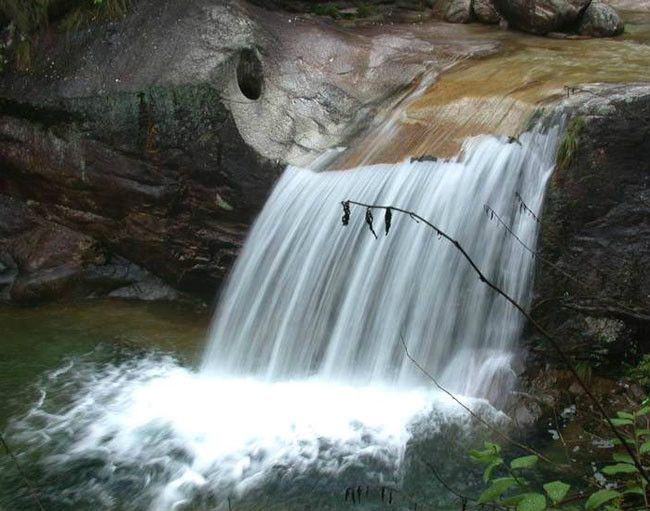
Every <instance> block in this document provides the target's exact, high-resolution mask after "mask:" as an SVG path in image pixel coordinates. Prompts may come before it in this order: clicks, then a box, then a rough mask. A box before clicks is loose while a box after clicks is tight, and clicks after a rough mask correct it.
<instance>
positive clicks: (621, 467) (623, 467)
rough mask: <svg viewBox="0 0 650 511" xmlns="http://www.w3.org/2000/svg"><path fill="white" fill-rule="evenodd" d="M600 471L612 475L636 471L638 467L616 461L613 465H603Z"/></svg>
mask: <svg viewBox="0 0 650 511" xmlns="http://www.w3.org/2000/svg"><path fill="white" fill-rule="evenodd" d="M601 472H602V473H603V474H607V475H608V476H612V475H615V474H633V473H635V472H638V469H637V468H636V467H635V466H634V465H630V464H629V463H616V464H615V465H607V466H606V467H603V468H602V469H601Z"/></svg>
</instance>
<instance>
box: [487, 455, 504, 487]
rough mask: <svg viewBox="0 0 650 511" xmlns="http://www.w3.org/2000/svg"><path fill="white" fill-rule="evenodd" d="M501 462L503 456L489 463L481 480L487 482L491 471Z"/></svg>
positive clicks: (490, 476)
mask: <svg viewBox="0 0 650 511" xmlns="http://www.w3.org/2000/svg"><path fill="white" fill-rule="evenodd" d="M502 464H503V458H497V459H495V460H494V461H493V462H492V463H490V464H489V465H488V466H487V467H486V468H485V471H484V472H483V482H485V483H487V482H488V481H489V480H490V479H491V478H492V472H493V471H494V469H495V468H497V467H498V466H499V465H502Z"/></svg>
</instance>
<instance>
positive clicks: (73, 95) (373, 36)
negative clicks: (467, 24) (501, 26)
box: [0, 0, 497, 301]
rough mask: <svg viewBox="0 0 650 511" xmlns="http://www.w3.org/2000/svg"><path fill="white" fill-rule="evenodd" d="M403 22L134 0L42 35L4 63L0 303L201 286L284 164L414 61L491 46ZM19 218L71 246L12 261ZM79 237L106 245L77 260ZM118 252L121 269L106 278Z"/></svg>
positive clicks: (0, 81)
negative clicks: (4, 219) (24, 54)
mask: <svg viewBox="0 0 650 511" xmlns="http://www.w3.org/2000/svg"><path fill="white" fill-rule="evenodd" d="M152 11H155V12H157V13H158V15H157V16H156V17H151V16H150V15H149V13H150V12H152ZM440 25H444V24H442V23H441V24H440ZM413 27H414V26H413V25H408V26H399V25H391V26H385V27H382V28H381V29H378V28H374V27H366V28H363V27H362V28H352V29H346V28H343V27H340V26H333V25H329V24H327V23H323V22H322V20H314V19H312V18H310V17H299V16H291V15H287V14H286V13H283V12H273V11H265V10H261V9H259V8H258V7H256V6H253V5H250V4H246V3H244V2H239V1H237V2H224V1H220V0H192V1H190V2H177V1H174V0H163V1H153V0H142V1H140V2H137V3H136V4H135V5H134V11H133V12H132V13H131V14H130V15H129V16H128V17H127V18H126V19H124V20H123V21H120V22H111V23H104V24H99V25H93V26H91V27H88V28H85V29H84V30H82V31H80V32H76V33H68V34H56V33H48V34H45V35H44V36H43V37H42V39H41V40H40V41H39V47H38V52H36V53H35V61H34V64H33V67H32V69H31V70H30V72H29V73H26V74H19V73H13V72H5V73H4V74H3V75H2V77H0V167H1V168H2V172H1V173H0V193H1V194H3V195H5V196H7V197H10V198H11V200H12V201H15V202H16V205H15V208H18V209H15V208H14V209H15V211H14V213H12V215H11V217H10V218H11V220H10V221H8V224H7V226H6V229H8V230H11V235H9V234H6V235H3V239H2V241H1V242H0V252H1V253H2V268H0V270H1V274H2V277H1V280H2V282H3V284H2V286H3V291H2V297H3V299H5V300H12V301H39V300H48V299H52V298H54V296H55V295H57V293H60V296H61V297H66V296H70V297H83V296H92V295H94V294H107V293H121V294H122V295H124V294H125V293H126V294H128V295H129V296H135V295H138V296H139V297H147V296H149V297H153V296H156V297H160V296H171V294H170V293H169V292H168V290H162V291H161V290H160V289H158V287H159V286H158V284H160V282H157V281H156V282H157V284H156V286H153V287H152V285H149V284H151V282H153V281H152V280H151V279H152V278H153V277H155V278H157V279H161V282H164V283H166V284H168V285H170V286H172V287H173V288H174V289H178V290H180V291H183V292H189V293H192V294H195V295H198V296H201V297H203V298H205V299H210V298H211V297H213V296H214V293H215V290H217V289H218V287H219V284H220V283H221V282H222V281H223V279H224V278H225V275H226V274H227V272H228V271H229V269H230V267H231V265H232V263H233V261H234V259H235V257H236V255H237V253H238V251H239V249H240V247H241V245H242V243H243V240H244V237H245V235H246V232H247V229H248V226H249V225H250V223H251V221H252V220H253V218H254V217H255V215H256V214H257V212H258V211H259V210H260V208H261V207H262V205H263V203H264V201H265V199H266V197H267V195H268V193H269V191H270V189H271V187H272V186H273V183H274V182H275V180H276V178H277V177H278V175H279V174H280V173H281V171H282V170H283V168H284V166H285V165H286V164H287V163H291V164H298V165H301V164H307V163H309V162H310V161H311V160H312V159H313V158H314V157H316V156H318V155H320V154H321V153H322V151H323V150H325V149H326V148H328V147H332V146H337V145H340V144H342V143H344V142H345V141H346V140H348V139H350V138H352V137H354V136H355V135H356V133H358V132H359V130H361V129H363V127H364V125H365V124H367V123H368V122H369V121H370V120H371V119H372V118H373V117H374V116H375V115H376V114H377V111H378V109H380V108H381V107H382V106H383V105H384V104H385V103H387V102H390V101H391V100H392V99H391V98H393V97H394V96H395V95H396V94H398V93H400V92H403V91H404V90H406V89H407V88H408V87H409V86H410V85H411V83H412V82H413V80H414V79H415V78H416V77H417V76H419V75H420V74H422V73H423V72H424V71H425V69H429V71H430V72H431V73H433V74H435V72H436V71H435V70H436V69H437V68H440V69H441V68H443V67H444V66H446V65H449V63H450V62H451V61H453V60H454V59H456V58H458V56H459V55H463V56H466V55H467V54H468V53H469V54H472V53H473V52H474V51H481V52H486V51H490V50H492V51H493V50H494V48H496V46H497V45H496V44H494V43H487V44H486V43H485V42H476V43H472V42H470V43H467V42H466V41H464V40H463V39H462V37H461V38H460V39H458V38H457V39H455V40H450V41H445V43H444V44H441V43H440V40H439V39H438V40H437V39H436V37H438V34H439V31H440V30H439V27H438V26H436V25H433V26H417V27H415V28H413ZM28 205H29V206H28ZM12 207H14V206H12ZM21 208H22V209H21ZM21 211H22V212H23V213H21ZM26 212H29V215H27V213H26ZM28 219H31V220H28ZM11 222H13V223H11ZM30 222H32V223H34V225H38V226H40V227H39V228H42V229H44V228H47V229H49V230H51V231H52V234H51V236H50V238H51V239H52V240H54V241H52V243H54V242H55V241H56V243H59V242H60V243H61V247H63V246H65V247H70V248H66V249H65V250H64V249H63V248H61V247H59V246H58V245H57V250H61V251H62V253H63V254H65V257H63V258H62V259H61V260H57V261H56V262H55V261H52V262H50V263H49V266H47V267H43V268H40V267H39V268H36V267H32V266H33V265H29V264H28V265H22V266H21V265H18V264H16V262H15V260H14V255H13V254H14V252H15V250H16V246H15V244H16V243H17V242H16V238H17V237H20V236H22V235H28V234H29V235H33V233H32V227H31V223H30ZM9 223H11V225H9ZM43 226H45V227H43ZM52 226H57V227H56V229H55V228H54V227H52ZM50 228H51V229H50ZM62 229H64V230H63V231H62ZM65 229H67V230H65ZM71 233H73V234H71ZM75 236H76V237H78V240H77V241H74V242H73V238H75ZM39 240H40V238H39ZM39 240H36V239H35V240H34V241H33V243H35V244H36V245H35V246H39V245H38V244H41V245H40V246H41V247H42V248H44V247H45V245H44V244H42V243H41V241H39ZM57 240H58V241H57ZM81 240H83V243H87V244H89V245H92V246H96V247H98V248H97V250H98V251H99V252H101V254H103V259H102V258H101V257H100V258H99V259H98V260H97V261H94V262H87V261H86V260H85V259H84V262H83V263H81V262H79V263H77V262H75V263H74V264H73V265H72V267H71V265H70V264H71V263H70V262H69V258H70V257H76V255H75V254H77V251H76V249H74V250H73V249H72V248H71V247H72V246H73V245H74V246H77V245H78V244H79V243H81ZM43 243H44V242H43ZM84 253H85V252H84ZM114 261H120V262H119V264H118V266H119V268H118V269H117V270H115V272H116V274H120V275H123V276H122V277H120V278H119V279H117V280H116V281H115V282H112V283H110V284H107V283H106V277H105V276H104V273H110V274H112V272H113V270H114V268H113V266H112V265H114V264H116V263H114ZM129 264H130V265H132V266H133V267H137V268H139V271H140V273H138V274H137V275H134V274H133V272H132V271H131V270H126V269H124V268H125V266H124V265H127V266H128V265H129ZM91 267H92V269H93V270H92V272H91V273H88V272H89V271H90V270H88V271H86V270H87V269H88V268H91ZM82 270H83V271H82ZM97 272H99V273H100V275H97ZM102 272H103V273H102ZM136 273H137V272H136ZM79 282H84V283H85V284H83V285H81V284H79ZM73 283H74V284H73ZM137 283H140V285H139V286H140V287H139V288H138V289H135V288H129V289H130V291H126V290H124V289H123V288H127V287H128V286H132V285H135V284H137ZM144 283H148V284H147V285H144ZM153 288H156V289H153ZM116 289H123V290H122V291H116ZM147 289H149V290H150V292H147V291H146V290H147ZM64 290H65V292H64Z"/></svg>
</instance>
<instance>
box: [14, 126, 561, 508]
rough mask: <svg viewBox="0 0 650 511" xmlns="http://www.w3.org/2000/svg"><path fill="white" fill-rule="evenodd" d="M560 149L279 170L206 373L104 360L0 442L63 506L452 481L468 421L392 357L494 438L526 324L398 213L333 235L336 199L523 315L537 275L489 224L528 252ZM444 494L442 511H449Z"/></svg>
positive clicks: (440, 255) (75, 372) (551, 138)
mask: <svg viewBox="0 0 650 511" xmlns="http://www.w3.org/2000/svg"><path fill="white" fill-rule="evenodd" d="M558 133H559V128H552V129H549V130H541V129H540V130H536V131H531V132H528V133H525V134H523V135H522V136H521V137H520V139H519V141H513V142H512V143H508V142H507V141H505V140H502V139H498V138H496V137H492V136H482V137H478V138H472V139H470V140H468V141H466V143H465V144H464V146H463V149H462V152H461V153H460V155H459V156H458V157H456V158H454V159H452V160H449V161H420V162H418V161H415V162H410V161H405V162H403V163H401V164H397V165H373V166H365V167H360V168H357V169H353V170H349V171H322V172H314V171H311V170H307V169H299V168H291V167H290V168H288V169H287V170H286V172H285V174H284V175H283V176H282V178H281V179H280V180H279V182H278V183H277V186H276V187H275V189H274V191H273V193H272V195H271V197H270V198H269V200H268V202H267V204H266V206H265V208H264V210H263V211H262V212H261V214H260V215H259V218H258V219H257V221H256V222H255V225H254V226H253V228H252V230H251V232H250V235H249V238H248V240H247V242H246V244H245V247H244V249H243V252H242V254H241V256H240V258H239V259H238V262H237V264H236V266H235V268H234V271H233V273H232V275H231V278H230V281H229V283H228V285H227V287H226V289H225V290H224V292H223V294H222V297H221V300H220V303H219V305H218V309H217V311H216V314H215V316H214V322H213V325H212V330H211V334H210V335H211V338H210V342H209V345H208V347H207V349H206V352H205V355H204V360H203V363H202V367H201V369H200V371H196V370H193V369H192V368H188V367H186V366H183V365H182V364H180V363H179V362H178V361H177V360H175V359H174V358H173V357H172V356H170V355H164V354H159V353H156V352H153V353H149V352H143V353H142V352H138V353H133V352H129V353H128V355H127V356H124V355H118V356H115V357H111V358H110V362H109V363H106V361H105V360H104V359H103V355H102V351H101V350H100V351H99V352H98V353H89V354H87V355H85V356H83V357H73V358H71V359H70V360H68V361H66V363H65V364H64V365H63V366H62V367H60V368H58V369H56V370H54V371H52V372H50V373H48V374H46V375H45V376H44V378H43V380H42V382H41V383H40V385H39V396H40V397H39V399H38V400H37V401H36V402H35V403H34V404H33V406H32V407H31V409H30V410H29V411H28V412H27V413H26V414H25V415H24V416H21V417H17V418H14V419H13V420H12V421H11V424H10V425H9V427H8V428H7V432H6V433H7V438H8V439H9V442H10V443H11V444H12V445H18V446H23V447H22V448H23V452H24V453H25V454H26V455H28V456H29V457H30V459H34V460H37V461H36V462H35V463H36V464H37V465H38V467H39V471H40V472H39V473H42V474H46V476H44V477H43V478H42V479H41V480H39V483H40V487H39V491H41V492H42V493H41V494H42V495H44V496H45V497H46V498H47V499H49V501H50V502H51V503H53V506H51V507H52V508H54V507H57V506H58V507H57V509H58V508H61V509H86V508H88V509H90V508H91V507H92V508H94V509H96V508H97V506H99V507H100V508H102V509H115V508H120V509H122V508H124V509H127V508H128V509H151V510H152V511H153V510H155V511H161V510H168V511H172V510H176V509H181V508H182V509H218V510H220V511H225V510H226V509H230V508H231V500H232V501H233V502H234V506H233V507H232V509H286V510H289V511H299V510H303V509H305V508H311V509H338V508H340V506H341V502H342V498H343V495H344V494H345V493H346V492H345V488H349V487H353V488H354V487H356V488H357V489H359V488H361V487H362V486H363V487H365V488H366V494H365V495H366V497H364V499H366V498H367V499H368V502H370V501H371V500H372V499H375V500H374V502H375V503H379V502H380V493H379V491H380V490H379V488H382V490H381V491H382V492H383V489H384V488H385V487H386V486H388V487H391V488H392V487H398V488H399V487H400V486H401V485H402V482H403V481H405V479H406V477H407V476H406V475H405V474H409V473H413V472H409V470H411V469H409V467H411V466H413V464H412V463H411V460H412V459H413V458H414V457H416V458H417V457H419V456H423V457H425V459H427V458H428V459H435V460H436V461H438V462H439V463H447V464H450V465H455V466H458V464H459V463H461V465H462V460H463V459H465V458H466V454H465V450H464V449H462V448H458V449H456V448H455V452H457V456H458V457H459V458H458V459H456V460H450V459H449V457H450V456H453V455H454V453H452V452H450V450H449V449H447V446H448V444H450V445H464V443H463V440H462V438H469V437H458V431H461V432H462V434H463V435H465V434H466V435H471V434H473V429H472V428H471V427H470V426H471V418H470V417H469V415H468V414H467V412H466V411H465V410H464V409H463V408H462V407H460V406H459V405H458V403H456V402H454V401H453V400H452V399H451V397H450V396H448V395H446V394H444V393H442V392H439V391H437V390H436V389H435V388H434V386H433V385H432V384H431V382H430V381H428V380H427V379H426V378H423V376H422V375H421V374H420V373H419V372H418V371H417V369H416V368H415V367H414V365H413V364H412V363H411V361H410V360H409V359H408V358H407V357H406V356H405V355H406V354H405V350H404V345H403V344H402V340H403V342H404V343H405V344H406V345H407V346H408V349H409V352H410V353H411V355H412V356H413V357H414V359H415V360H417V361H418V363H419V364H421V365H422V366H423V367H424V368H426V370H427V371H428V372H429V373H430V374H431V375H433V376H434V377H436V378H437V379H438V380H439V381H440V382H441V383H442V384H443V385H444V386H445V387H447V388H448V389H450V390H452V391H454V392H456V393H458V394H463V396H461V399H462V401H463V403H464V404H465V405H466V406H468V407H470V408H471V409H472V410H474V412H476V413H478V414H480V415H481V416H482V417H484V418H485V419H486V420H490V421H495V422H497V421H501V420H504V416H503V414H501V413H500V412H498V410H496V409H495V408H494V407H493V406H491V405H490V404H489V403H488V402H487V400H486V399H485V398H488V399H489V400H490V401H491V402H492V403H497V402H498V397H499V396H500V395H504V394H505V393H506V392H507V390H508V387H509V386H510V385H512V383H513V381H514V374H513V371H512V369H511V361H512V359H513V356H514V355H515V353H516V351H517V338H518V337H519V335H520V333H521V329H522V319H521V317H520V315H518V313H517V312H516V311H515V310H514V308H513V307H511V306H510V305H509V304H508V303H507V302H506V301H505V300H504V299H502V298H501V297H499V296H498V295H496V294H495V293H493V292H492V291H490V289H489V288H488V287H487V286H485V285H484V284H483V283H481V282H480V281H479V279H478V277H477V275H476V273H474V272H473V271H472V270H471V268H470V266H469V265H468V264H467V261H466V260H464V259H463V258H462V257H461V256H460V254H459V253H458V251H457V250H456V249H455V248H454V247H453V246H452V245H450V244H449V243H448V242H447V241H445V240H444V239H439V238H438V237H437V236H436V234H435V232H434V231H432V230H430V229H428V228H427V227H426V226H425V225H424V224H422V223H416V222H415V221H414V220H413V219H412V218H410V217H409V216H406V215H401V214H399V213H394V215H393V222H392V228H391V229H390V232H389V233H388V235H386V234H385V233H384V225H383V219H382V215H381V214H380V212H379V211H376V215H375V217H376V218H375V222H374V228H375V231H376V233H377V238H375V237H374V236H373V234H372V233H371V232H370V230H369V229H368V227H367V225H366V223H365V214H366V212H365V210H364V209H362V208H357V207H354V206H353V207H352V210H351V218H350V222H349V225H347V226H345V227H344V226H343V225H341V216H342V208H341V205H340V202H341V201H344V200H347V199H350V200H357V201H362V202H365V203H373V204H381V205H390V206H396V207H400V208H404V209H407V210H412V211H414V212H416V213H418V214H419V215H421V216H422V217H423V218H427V219H429V220H430V221H431V222H433V223H435V224H436V225H438V226H439V227H440V228H441V229H443V230H444V231H445V232H447V233H449V234H450V235H452V236H454V237H455V238H457V239H458V240H459V242H460V243H461V244H462V246H463V247H464V248H465V250H466V251H467V252H468V254H469V255H470V257H471V258H472V259H473V260H474V261H475V262H476V264H477V265H478V266H479V267H480V268H481V270H482V272H483V273H484V274H485V275H486V276H488V278H490V279H491V280H492V281H494V282H495V283H497V284H498V285H499V286H500V287H502V288H503V289H504V290H505V291H507V292H508V293H509V294H510V295H511V296H513V297H514V298H516V299H517V300H518V301H519V302H521V303H522V304H524V305H526V304H527V303H528V302H529V293H530V287H531V286H530V284H531V276H532V271H533V266H534V262H535V261H534V259H533V257H531V254H530V252H529V251H528V250H527V249H526V248H525V247H524V246H522V244H521V243H520V242H519V241H517V240H516V239H515V238H514V236H513V235H511V234H509V233H507V232H506V230H505V229H504V228H503V226H502V225H501V224H500V223H499V222H498V221H497V219H496V218H490V215H486V213H485V209H484V208H485V205H488V206H489V207H490V208H492V209H493V210H494V212H496V213H497V214H498V215H499V218H500V219H501V221H502V222H503V223H504V224H506V225H508V226H509V228H510V229H511V230H512V232H513V233H514V235H516V236H517V237H518V238H519V240H521V242H522V243H524V244H526V245H527V247H528V248H530V249H534V247H535V240H536V235H537V229H538V225H537V220H536V218H535V217H534V216H533V215H532V214H531V213H530V211H529V210H531V211H533V212H539V211H540V208H541V207H542V199H543V194H544V187H545V183H546V181H547V179H548V177H549V175H550V173H551V170H552V167H553V162H554V156H555V149H556V144H557V140H558ZM521 200H523V201H524V202H525V204H526V207H527V208H529V210H527V209H524V208H523V207H522V203H521ZM109 353H110V352H109ZM497 404H498V403H497ZM449 423H452V424H453V426H454V427H451V428H448V427H447V425H448V424H449ZM456 426H458V427H456ZM445 435H452V436H449V437H448V436H445ZM459 438H460V440H459ZM454 442H456V444H454ZM407 446H410V449H409V448H408V447H407ZM468 446H469V441H468ZM432 449H433V450H432ZM437 449H439V450H437ZM436 453H438V454H436ZM416 465H417V464H416ZM75 467H78V468H75ZM444 468H445V467H444V466H443V467H442V469H444ZM468 470H469V471H470V472H471V470H472V467H469V469H468ZM462 473H463V480H465V479H467V474H468V473H469V472H467V471H465V469H463V472H462ZM429 478H430V475H429V474H427V476H426V478H425V479H424V480H422V484H423V486H422V488H429V487H430V485H431V480H430V479H429ZM418 484H420V483H418ZM62 488H63V489H66V491H68V489H73V490H74V493H65V492H62V490H61V489H62ZM124 488H127V489H129V491H126V492H125V491H124ZM131 489H133V490H131ZM427 491H428V490H427ZM368 492H370V493H368ZM382 494H383V493H382ZM62 495H63V496H62ZM69 495H71V496H70V497H69ZM396 495H397V494H396ZM448 497H449V495H447V494H446V493H445V492H444V491H442V490H441V492H440V495H437V496H436V498H439V499H440V502H439V503H437V504H436V505H435V506H434V507H435V508H436V509H454V508H456V507H457V501H455V500H454V501H453V502H451V503H450V502H449V501H448V500H445V499H448ZM84 502H87V503H88V506H84V505H80V503H81V504H83V503H84ZM364 502H365V501H364ZM436 502H438V501H436ZM98 503H101V504H98ZM68 504H70V505H71V506H73V507H66V506H67V505H68ZM402 504H404V505H405V506H408V507H409V508H410V503H408V502H406V501H403V502H402ZM445 506H446V507H445ZM18 507H20V508H22V507H25V506H17V508H18ZM402 507H403V508H404V509H405V508H406V507H404V506H402Z"/></svg>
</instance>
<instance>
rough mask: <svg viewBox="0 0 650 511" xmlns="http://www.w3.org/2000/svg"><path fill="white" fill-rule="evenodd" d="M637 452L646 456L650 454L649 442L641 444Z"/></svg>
mask: <svg viewBox="0 0 650 511" xmlns="http://www.w3.org/2000/svg"><path fill="white" fill-rule="evenodd" d="M639 452H640V453H641V454H647V453H649V452H650V442H643V443H642V444H641V447H639Z"/></svg>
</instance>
